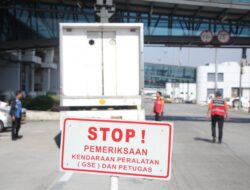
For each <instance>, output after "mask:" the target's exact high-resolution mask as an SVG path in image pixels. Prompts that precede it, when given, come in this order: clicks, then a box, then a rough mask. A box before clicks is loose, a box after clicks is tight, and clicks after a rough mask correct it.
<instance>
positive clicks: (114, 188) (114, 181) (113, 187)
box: [110, 176, 119, 190]
mask: <svg viewBox="0 0 250 190" xmlns="http://www.w3.org/2000/svg"><path fill="white" fill-rule="evenodd" d="M118 184H119V177H117V176H110V190H118Z"/></svg>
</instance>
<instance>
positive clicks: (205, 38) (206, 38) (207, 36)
mask: <svg viewBox="0 0 250 190" xmlns="http://www.w3.org/2000/svg"><path fill="white" fill-rule="evenodd" d="M200 38H201V41H202V42H203V43H205V44H208V43H210V42H212V40H213V33H212V32H211V31H210V30H204V31H202V33H201V34H200Z"/></svg>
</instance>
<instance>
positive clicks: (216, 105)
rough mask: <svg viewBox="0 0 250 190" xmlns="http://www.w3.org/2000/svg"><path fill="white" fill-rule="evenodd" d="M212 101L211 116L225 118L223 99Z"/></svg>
mask: <svg viewBox="0 0 250 190" xmlns="http://www.w3.org/2000/svg"><path fill="white" fill-rule="evenodd" d="M212 101H213V102H212V103H213V105H212V111H211V114H212V115H220V116H225V107H224V100H223V99H222V98H216V99H214V100H212Z"/></svg>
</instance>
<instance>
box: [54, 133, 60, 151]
mask: <svg viewBox="0 0 250 190" xmlns="http://www.w3.org/2000/svg"><path fill="white" fill-rule="evenodd" d="M54 140H55V143H56V146H57V147H58V148H60V147H61V132H59V133H58V134H57V135H56V136H55V137H54Z"/></svg>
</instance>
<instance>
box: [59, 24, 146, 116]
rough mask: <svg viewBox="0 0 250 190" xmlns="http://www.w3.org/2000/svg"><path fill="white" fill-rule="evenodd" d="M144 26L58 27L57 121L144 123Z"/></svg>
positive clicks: (82, 25) (90, 25) (93, 25)
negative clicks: (71, 119) (66, 118)
mask: <svg viewBox="0 0 250 190" xmlns="http://www.w3.org/2000/svg"><path fill="white" fill-rule="evenodd" d="M143 46H144V41H143V25H142V24H117V23H113V24H111V23H91V24H85V23H84V24H83V23H61V24H60V76H61V78H60V81H61V84H60V104H61V106H62V107H66V108H67V111H62V112H61V117H92V118H93V117H94V118H106V119H110V118H120V119H126V120H144V117H145V114H144V109H143V103H142V94H141V93H142V92H143V87H144V68H143V65H144V63H143Z"/></svg>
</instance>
